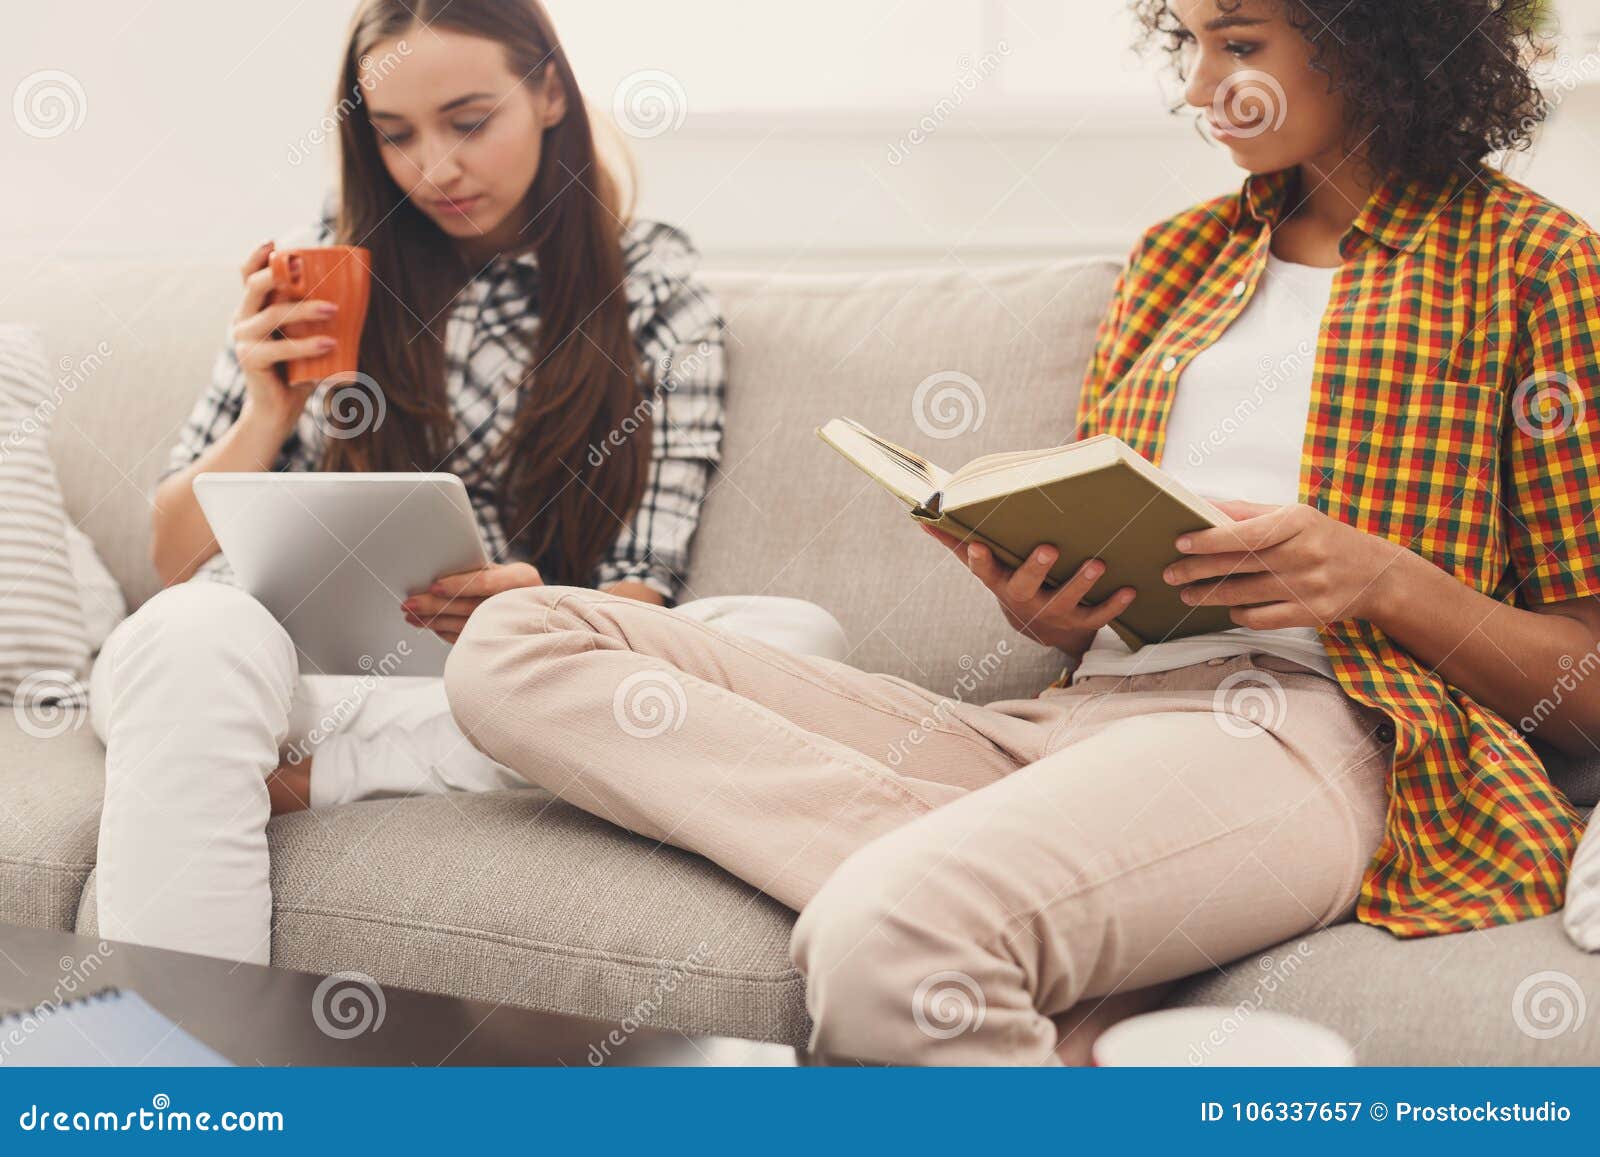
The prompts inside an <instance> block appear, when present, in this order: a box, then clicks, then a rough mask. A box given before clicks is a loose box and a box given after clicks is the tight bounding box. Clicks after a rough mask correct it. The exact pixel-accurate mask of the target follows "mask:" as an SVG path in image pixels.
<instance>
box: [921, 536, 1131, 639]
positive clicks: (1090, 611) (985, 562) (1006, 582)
mask: <svg viewBox="0 0 1600 1157" xmlns="http://www.w3.org/2000/svg"><path fill="white" fill-rule="evenodd" d="M922 528H923V529H924V530H926V531H927V532H928V534H929V535H931V536H932V537H933V538H935V539H937V540H938V541H939V542H940V543H941V544H942V545H943V546H944V547H945V548H946V549H948V550H949V551H950V553H951V554H953V555H955V556H956V558H958V559H959V560H961V562H962V564H963V565H965V566H966V567H967V569H969V570H970V571H972V573H973V574H974V575H976V576H977V578H978V581H979V582H981V583H982V584H983V585H984V586H986V587H988V588H989V592H990V593H991V594H993V595H994V597H995V599H996V600H997V601H998V602H999V603H1000V609H1001V610H1002V611H1003V612H1004V613H1005V616H1006V619H1007V621H1009V622H1010V623H1011V626H1012V628H1013V629H1014V630H1016V631H1017V632H1018V633H1019V634H1021V635H1024V636H1026V637H1027V638H1030V639H1032V640H1033V641H1034V642H1036V643H1042V644H1043V645H1044V646H1046V647H1054V648H1055V649H1056V650H1058V651H1062V652H1065V653H1066V654H1068V655H1072V656H1075V657H1080V658H1081V657H1082V655H1083V653H1084V652H1085V651H1087V650H1088V649H1089V645H1090V644H1091V643H1092V642H1093V641H1094V635H1095V632H1096V631H1098V630H1099V629H1100V628H1101V627H1104V626H1107V625H1109V624H1110V622H1111V621H1112V620H1113V619H1115V618H1116V617H1117V616H1118V615H1120V614H1122V612H1123V611H1125V610H1127V609H1128V607H1129V605H1130V604H1132V602H1133V600H1134V598H1135V597H1137V592H1136V591H1135V590H1134V588H1132V587H1119V588H1118V589H1117V590H1116V591H1115V592H1114V593H1113V594H1112V595H1111V597H1110V598H1108V599H1106V600H1105V601H1104V602H1102V603H1099V604H1098V605H1094V604H1089V603H1086V602H1085V601H1084V600H1085V599H1086V598H1087V597H1088V594H1089V590H1090V588H1091V587H1093V586H1094V584H1095V583H1096V582H1097V581H1099V579H1100V577H1101V576H1102V575H1103V574H1105V569H1106V568H1105V563H1103V562H1101V561H1100V560H1099V559H1095V558H1092V559H1090V560H1089V561H1087V562H1085V563H1084V564H1083V565H1082V566H1080V567H1079V568H1078V569H1077V571H1075V572H1074V573H1073V576H1072V577H1071V578H1070V579H1068V580H1067V581H1066V582H1064V583H1062V584H1061V585H1060V586H1059V587H1056V588H1055V589H1053V590H1052V589H1050V588H1049V587H1048V586H1046V581H1047V580H1048V579H1049V577H1050V568H1051V567H1053V566H1054V565H1055V564H1056V561H1057V559H1058V558H1059V557H1060V551H1058V550H1057V549H1056V548H1055V547H1053V546H1040V547H1037V548H1035V549H1034V551H1033V552H1032V553H1031V554H1029V555H1028V557H1027V558H1026V559H1025V560H1024V561H1023V563H1022V565H1021V566H1019V567H1017V568H1016V569H1015V570H1011V569H1008V568H1007V567H1005V566H1004V565H1003V564H1001V563H1000V562H999V561H998V560H996V558H995V557H994V552H993V551H991V550H990V549H989V548H988V547H986V546H984V544H983V543H981V542H977V541H963V540H962V539H959V538H957V537H956V536H955V535H953V534H947V533H945V532H944V531H942V530H938V529H936V528H935V527H933V526H930V525H928V524H927V523H923V527H922Z"/></svg>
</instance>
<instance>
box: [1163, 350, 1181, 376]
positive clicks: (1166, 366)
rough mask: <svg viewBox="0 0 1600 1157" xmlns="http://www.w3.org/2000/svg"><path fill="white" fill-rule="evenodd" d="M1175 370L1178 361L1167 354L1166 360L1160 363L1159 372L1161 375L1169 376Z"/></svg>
mask: <svg viewBox="0 0 1600 1157" xmlns="http://www.w3.org/2000/svg"><path fill="white" fill-rule="evenodd" d="M1177 368H1178V359H1177V358H1175V357H1173V356H1172V355H1170V354H1168V355H1167V358H1166V360H1165V361H1163V362H1162V363H1161V372H1162V373H1166V374H1170V373H1171V372H1172V371H1173V370H1175V369H1177Z"/></svg>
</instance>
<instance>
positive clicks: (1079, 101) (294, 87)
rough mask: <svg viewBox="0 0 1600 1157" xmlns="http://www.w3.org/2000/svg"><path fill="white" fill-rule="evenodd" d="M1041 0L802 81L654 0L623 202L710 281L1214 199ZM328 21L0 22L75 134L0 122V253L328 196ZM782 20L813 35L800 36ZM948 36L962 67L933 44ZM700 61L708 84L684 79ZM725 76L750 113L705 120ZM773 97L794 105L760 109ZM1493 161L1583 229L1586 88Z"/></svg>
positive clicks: (1079, 235)
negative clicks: (896, 65) (669, 116)
mask: <svg viewBox="0 0 1600 1157" xmlns="http://www.w3.org/2000/svg"><path fill="white" fill-rule="evenodd" d="M614 2H616V3H621V0H614ZM826 2H827V3H831V4H834V5H835V6H839V5H841V4H844V2H845V0H826ZM816 3H818V4H821V3H823V0H816ZM1065 3H1066V0H1009V2H1005V3H1002V2H999V0H931V6H932V7H931V10H935V11H937V10H939V7H938V6H939V5H944V9H943V11H945V13H946V15H947V16H948V18H949V20H948V23H947V24H938V23H937V22H931V21H930V19H929V16H928V14H929V11H930V7H929V5H927V4H917V5H912V6H910V7H911V9H912V10H913V12H914V14H915V15H916V21H915V22H914V24H905V25H901V24H897V23H895V21H899V20H904V19H906V17H905V15H904V11H905V8H906V6H904V5H900V4H897V3H894V2H893V0H849V3H848V5H847V7H849V8H851V9H860V10H864V11H865V10H871V11H872V12H873V13H874V18H873V20H872V21H870V22H868V23H867V24H864V25H863V27H862V29H861V30H860V31H859V35H856V36H854V37H851V36H846V37H845V42H846V43H847V44H848V45H850V46H853V47H851V48H850V50H849V51H845V50H844V49H843V48H841V49H840V50H839V51H838V52H836V53H834V54H833V55H832V56H828V57H826V58H825V59H822V60H821V61H820V62H819V63H818V64H817V66H816V67H815V68H813V69H812V70H811V71H809V72H807V71H805V70H800V71H796V70H795V69H794V68H793V67H791V66H790V65H788V64H785V65H784V66H783V67H778V66H777V65H776V64H775V65H774V66H773V67H772V68H770V69H765V68H763V61H764V59H765V56H764V53H779V51H780V46H782V51H783V52H786V53H788V55H786V56H783V57H782V60H784V61H791V60H792V59H794V58H795V53H796V52H798V53H799V56H800V57H801V58H804V57H806V55H807V54H811V55H812V57H813V58H815V55H816V50H815V49H814V48H813V47H808V45H809V43H810V42H809V41H806V40H804V38H803V36H802V35H801V33H802V32H803V31H805V30H803V29H798V28H797V27H796V26H795V25H793V24H791V23H785V21H793V20H794V19H795V17H794V15H793V14H794V12H795V11H797V10H796V9H795V7H794V6H790V5H782V6H779V5H771V6H769V5H767V4H758V3H755V2H753V0H740V3H738V4H737V5H732V0H677V2H671V0H657V2H656V3H655V4H654V5H653V7H652V8H651V9H650V10H651V11H653V12H654V13H655V16H654V17H653V18H654V19H655V20H656V21H657V23H660V22H661V21H663V20H668V21H670V22H671V24H672V25H676V26H682V25H683V24H684V23H685V22H686V21H689V20H700V21H702V22H703V23H704V26H705V35H706V36H708V37H711V38H717V37H721V38H722V39H721V40H720V41H715V40H714V44H715V45H717V47H716V48H715V51H711V50H710V49H704V50H703V51H702V52H701V56H702V57H703V58H704V59H702V61H701V64H700V65H698V66H697V67H699V68H701V72H700V73H695V75H697V76H702V77H706V76H712V75H714V76H715V78H716V79H715V81H714V82H713V81H712V80H703V81H702V82H701V83H700V84H699V87H698V89H696V88H695V87H694V86H692V85H691V86H688V90H687V92H688V103H687V106H686V109H685V115H684V117H683V120H682V123H681V124H679V125H678V126H677V127H676V128H674V129H671V130H670V131H666V132H663V133H661V134H660V135H655V136H650V135H644V136H641V137H640V138H639V139H635V140H634V141H633V142H632V143H633V146H634V149H635V152H636V155H637V157H638V159H639V162H640V165H641V168H642V171H643V188H642V210H643V211H644V212H645V213H647V214H651V215H657V216H661V217H663V218H665V219H668V220H673V221H676V222H678V223H680V224H682V225H684V226H685V227H686V228H687V229H688V230H689V231H690V232H691V233H692V234H693V235H694V236H695V238H696V240H697V241H698V242H699V243H700V245H701V247H702V249H704V250H705V251H706V252H707V255H708V258H709V259H710V260H711V261H712V262H713V263H715V264H718V265H724V266H726V265H761V266H769V267H771V266H777V267H791V268H812V267H818V266H838V265H883V264H896V263H902V262H957V261H960V262H968V263H982V262H986V261H991V260H1003V259H1007V258H1011V257H1016V256H1025V255H1036V254H1041V253H1047V252H1108V251H1109V252H1121V251H1122V250H1124V249H1125V248H1126V247H1127V245H1128V244H1129V243H1130V242H1131V240H1132V238H1133V237H1134V236H1135V234H1136V233H1137V231H1138V230H1139V229H1140V228H1141V227H1142V226H1144V225H1146V224H1148V223H1149V222H1151V221H1153V220H1156V219H1158V218H1159V217H1161V216H1163V215H1165V214H1167V213H1170V212H1172V211H1175V210H1176V209H1178V208H1181V207H1182V206H1184V205H1186V204H1189V203H1191V202H1193V201H1195V200H1198V199H1200V198H1203V197H1207V196H1211V195H1214V194H1215V193H1218V192H1221V191H1224V190H1226V189H1228V188H1231V187H1233V186H1235V185H1236V183H1237V181H1238V179H1239V176H1238V174H1237V173H1236V172H1235V171H1234V170H1233V168H1232V166H1231V165H1230V164H1229V163H1228V162H1227V160H1226V158H1225V157H1224V156H1223V155H1221V154H1220V153H1218V152H1217V151H1216V150H1215V149H1214V148H1212V147H1211V146H1209V145H1207V144H1206V143H1204V142H1203V141H1202V140H1201V139H1200V138H1199V137H1198V135H1196V134H1195V133H1194V132H1193V130H1192V129H1191V128H1190V127H1189V126H1188V125H1187V124H1186V123H1184V122H1182V121H1179V120H1176V119H1173V118H1169V117H1167V116H1166V115H1165V113H1164V112H1163V111H1162V107H1163V106H1162V101H1161V97H1160V94H1159V92H1158V89H1157V86H1156V82H1155V80H1154V79H1153V77H1152V75H1151V74H1150V72H1149V71H1148V70H1146V71H1142V72H1141V71H1139V67H1140V66H1139V65H1138V63H1137V61H1136V60H1135V58H1133V57H1132V56H1131V55H1130V54H1129V53H1128V51H1127V50H1126V47H1125V45H1124V43H1123V41H1122V34H1121V32H1120V31H1119V22H1120V21H1121V19H1122V16H1121V13H1122V4H1121V0H1074V3H1075V4H1094V5H1096V6H1097V7H1096V9H1095V12H1096V13H1097V14H1098V15H1097V18H1096V20H1094V21H1090V22H1088V24H1087V25H1085V24H1084V22H1083V21H1082V20H1077V21H1075V22H1073V23H1070V24H1069V23H1067V22H1065V21H1063V20H1062V19H1061V18H1060V13H1061V12H1062V11H1064V10H1065V9H1064V8H1063V5H1064V4H1065ZM580 4H581V5H584V7H582V8H581V9H580V8H578V7H577V5H580ZM718 5H720V6H721V7H718ZM730 5H732V6H730ZM352 7H353V0H283V2H281V3H278V4H274V5H265V4H260V3H246V2H244V0H128V2H126V3H118V2H114V0H80V2H78V3H73V4H69V5H62V6H43V5H32V6H29V7H28V8H27V9H26V11H25V13H21V14H10V19H9V20H8V22H7V29H6V34H5V36H4V37H3V38H0V95H6V94H13V93H15V91H16V90H17V89H18V86H19V85H20V84H23V82H25V81H29V80H30V78H32V80H31V83H32V84H33V85H34V86H35V88H37V87H38V86H39V85H41V84H48V78H44V80H41V79H40V78H39V76H38V74H40V73H41V72H45V71H46V70H59V71H61V72H64V73H67V74H68V75H69V77H70V81H68V82H66V87H64V88H62V89H61V91H62V92H64V93H65V94H66V97H67V106H66V107H67V108H68V111H69V116H70V123H72V124H75V125H76V127H72V128H69V129H67V130H66V131H61V132H59V133H54V125H53V124H51V123H50V122H48V114H46V113H28V114H26V115H27V116H28V117H30V118H33V119H32V120H30V123H32V124H34V127H35V130H36V131H39V130H40V128H41V127H43V130H44V131H46V132H50V133H54V135H48V136H45V137H39V136H34V135H29V134H28V133H27V132H25V131H23V128H22V127H21V125H22V121H21V120H20V119H19V118H20V117H22V116H24V114H23V113H20V112H18V111H17V110H16V109H15V108H14V109H13V112H14V114H15V115H14V116H13V117H11V118H5V117H0V172H3V173H4V175H5V180H3V181H0V249H3V250H5V251H8V252H13V253H25V254H41V255H42V254H48V253H57V252H61V253H73V252H107V251H115V252H124V253H145V252H150V251H153V250H156V249H162V248H173V249H178V250H182V251H184V252H185V253H188V254H191V255H200V256H205V257H208V258H210V257H215V258H216V259H218V260H225V261H229V262H233V261H238V260H240V259H242V257H243V256H244V254H245V253H246V252H247V251H248V250H249V249H250V248H251V247H252V246H253V245H254V244H255V243H256V242H258V241H260V240H264V239H265V238H266V237H269V236H273V235H276V234H281V233H283V232H285V231H287V230H288V229H289V228H291V227H294V226H297V225H300V224H303V223H306V222H308V221H309V220H310V219H311V215H312V214H313V212H314V211H315V208H316V206H317V205H318V203H319V201H320V194H321V190H322V189H323V188H324V187H325V185H326V183H327V182H328V181H329V180H330V175H331V169H332V166H331V143H324V144H322V145H320V146H318V145H317V144H316V142H315V138H316V137H317V136H319V135H320V132H319V122H320V121H321V120H322V118H323V117H324V115H325V113H326V111H327V110H328V109H329V108H330V107H331V104H332V101H333V93H332V88H333V84H334V80H335V72H336V66H337V59H338V55H339V49H340V44H341V39H342V35H343V31H344V25H345V21H346V19H347V17H348V13H349V12H350V10H351V9H352ZM605 7H606V0H553V3H552V8H553V10H554V11H555V13H556V16H557V20H558V23H562V22H563V17H564V16H566V17H570V20H569V21H568V23H570V25H571V27H570V28H569V31H568V39H569V41H570V42H571V45H572V53H573V56H574V59H575V60H576V61H577V63H578V65H579V67H580V75H581V76H582V77H583V79H584V81H585V84H586V85H589V86H591V87H594V88H596V89H597V90H598V91H595V92H594V93H593V94H592V101H593V103H594V104H595V105H596V106H598V107H601V108H607V109H609V108H611V107H612V105H613V100H612V97H613V95H614V93H615V91H616V86H617V84H618V83H619V81H618V80H617V79H616V78H617V77H618V76H619V75H621V74H622V73H623V71H624V70H627V71H628V72H632V71H636V70H650V69H662V68H664V67H667V66H669V65H671V64H672V61H670V60H663V59H661V58H660V57H661V56H663V55H666V53H665V51H664V50H663V48H662V44H663V33H662V31H661V29H660V28H656V27H655V25H651V24H641V25H639V26H638V27H637V29H636V31H635V32H634V33H633V35H631V36H630V37H629V38H628V40H627V41H624V42H617V41H616V40H615V38H614V37H612V38H611V39H608V40H606V41H605V42H603V43H602V42H600V41H599V39H598V38H599V37H601V36H607V35H609V34H610V32H611V31H613V30H614V29H615V28H616V27H617V26H619V25H620V24H622V23H624V22H623V21H621V20H618V19H616V18H615V16H614V15H612V14H608V15H607V17H606V18H605V19H599V18H596V17H595V15H594V14H595V13H596V12H597V11H600V10H602V9H604V8H605ZM803 10H804V9H801V11H803ZM973 12H977V16H973ZM897 13H898V15H897ZM997 13H998V15H997ZM584 14H587V15H586V16H585V15H584ZM880 14H881V18H880ZM667 26H668V25H663V27H667ZM697 27H698V26H697ZM807 28H809V29H810V31H809V32H807V33H806V34H807V35H813V38H814V34H816V31H817V30H816V29H815V28H813V27H811V26H809V25H808V26H807ZM1086 28H1087V30H1086ZM829 34H830V35H832V36H833V37H834V39H835V40H836V41H838V39H839V36H838V33H837V32H835V31H833V30H829ZM797 37H798V38H800V39H799V41H798V43H791V41H795V40H796V38H797ZM1008 37H1009V42H1010V49H1009V52H1008V54H1007V56H1006V59H1005V64H1004V71H1003V72H1002V73H1001V74H1000V75H999V76H998V78H997V79H994V80H993V81H986V82H985V83H984V84H983V85H982V86H980V87H981V89H982V91H980V92H978V93H977V94H975V95H974V96H973V97H972V99H971V100H970V101H964V102H963V104H962V106H961V108H960V109H959V110H958V111H956V112H955V113H954V114H953V115H950V116H948V117H945V116H943V115H942V114H941V115H940V116H939V117H937V118H935V121H934V124H935V127H934V130H933V131H932V132H931V133H930V134H928V135H927V138H926V139H925V140H924V141H923V142H922V143H921V144H918V145H915V146H914V147H910V148H903V146H904V145H905V144H906V143H907V137H908V134H909V133H910V131H911V130H912V129H913V128H914V127H916V126H917V124H918V122H919V120H921V119H922V118H923V117H925V116H929V115H930V114H931V113H932V111H933V102H934V100H935V99H936V98H937V96H938V95H939V94H941V93H944V94H949V93H952V92H954V91H955V90H956V87H957V85H958V81H959V77H960V76H961V75H962V72H963V69H966V70H971V69H972V68H973V67H974V66H975V64H976V59H981V57H982V55H983V54H984V53H985V52H986V51H991V50H993V49H994V47H995V46H996V45H997V44H998V43H1000V42H1001V41H1002V40H1006V39H1007V38H1008ZM1052 37H1053V38H1054V40H1052V39H1051V38H1052ZM635 40H636V41H637V44H636V45H635V44H634V42H635ZM824 40H826V38H824ZM1052 44H1054V45H1060V44H1069V45H1071V46H1072V48H1071V51H1073V52H1076V53H1077V54H1078V55H1077V57H1075V58H1074V61H1075V63H1074V65H1073V69H1074V71H1073V72H1072V83H1068V84H1065V86H1063V83H1062V82H1061V81H1060V78H1054V79H1053V78H1052V76H1051V74H1050V73H1049V69H1048V67H1047V65H1048V62H1049V60H1050V59H1051V58H1052V57H1051V53H1054V52H1056V51H1057V49H1056V48H1053V47H1050V46H1051V45H1052ZM963 45H971V46H973V49H974V51H973V52H967V51H965V50H963V51H962V52H960V53H958V52H956V51H955V49H957V48H959V47H961V46H963ZM1041 46H1044V47H1047V48H1050V52H1044V51H1042V49H1041ZM602 49H603V51H602ZM1060 51H1067V50H1066V49H1061V50H1060ZM730 54H731V55H730ZM905 54H910V55H909V56H906V55H905ZM975 57H976V59H975ZM773 59H774V60H777V59H778V57H777V56H774V57H773ZM707 60H709V61H711V62H713V63H718V64H719V67H720V71H717V72H715V73H714V74H713V73H712V72H710V71H707V70H708V69H709V68H710V65H709V64H707V63H706V61H707ZM874 60H878V61H885V62H887V61H892V60H909V61H910V64H908V65H907V66H906V71H904V72H903V74H902V73H897V74H896V75H904V76H906V77H910V78H912V79H911V80H910V81H907V82H904V83H909V84H912V85H913V87H912V88H896V87H894V86H893V85H887V84H885V82H884V81H883V79H882V77H881V76H878V77H874V76H871V75H867V76H865V78H863V70H864V69H865V70H869V71H870V66H871V63H872V61H874ZM1596 60H1597V61H1600V56H1597V57H1596ZM690 63H691V64H692V62H690ZM912 65H914V66H915V67H912ZM885 68H887V65H885ZM585 69H587V71H584V70H585ZM1097 70H1098V71H1097ZM690 71H692V69H690ZM1597 71H1600V67H1597ZM741 86H748V91H749V92H750V93H751V103H756V104H760V105H762V106H764V107H762V108H760V109H757V110H755V111H750V110H746V111H738V110H736V109H733V108H731V107H730V106H731V105H732V104H733V103H734V102H735V101H736V99H737V94H738V93H739V92H740V91H743V90H742V89H741ZM697 91H698V93H699V95H698V96H696V92H697ZM800 103H808V104H810V105H811V106H813V107H811V108H809V109H806V110H802V111H798V112H794V111H790V112H785V111H782V110H781V108H780V107H777V106H783V105H791V106H792V105H795V104H800ZM864 105H870V106H872V107H864ZM79 116H81V123H79V119H78V118H79ZM40 118H44V119H43V120H41V119H40ZM897 143H898V144H899V145H901V146H902V149H903V153H904V157H903V159H902V160H900V161H899V162H898V163H896V162H894V161H892V160H891V151H892V150H894V149H895V148H896V146H897ZM307 153H308V154H309V155H308V156H306V159H304V160H300V159H299V158H300V157H301V155H302V154H307ZM895 155H897V156H899V155H901V154H900V153H896V154H895ZM1517 171H1518V172H1519V175H1522V176H1523V177H1524V179H1526V180H1528V181H1529V182H1530V183H1531V184H1533V185H1534V186H1535V187H1537V188H1540V189H1541V191H1544V192H1547V193H1548V194H1549V195H1551V196H1553V197H1555V198H1556V199H1558V200H1560V201H1562V202H1563V203H1565V204H1567V205H1569V206H1570V207H1571V208H1573V209H1575V210H1577V211H1579V212H1581V213H1583V214H1585V215H1587V216H1589V217H1590V218H1591V219H1592V220H1600V86H1596V85H1591V86H1589V87H1583V88H1578V89H1576V90H1574V91H1572V92H1571V93H1567V94H1564V97H1563V100H1562V103H1561V106H1560V108H1559V109H1558V116H1557V119H1556V121H1555V122H1554V123H1553V124H1552V126H1551V128H1550V129H1549V131H1548V133H1547V135H1546V138H1545V140H1544V142H1543V143H1542V145H1541V148H1540V151H1539V154H1538V156H1537V158H1536V159H1535V161H1534V163H1533V165H1532V166H1531V167H1529V168H1519V169H1518V170H1517Z"/></svg>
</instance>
